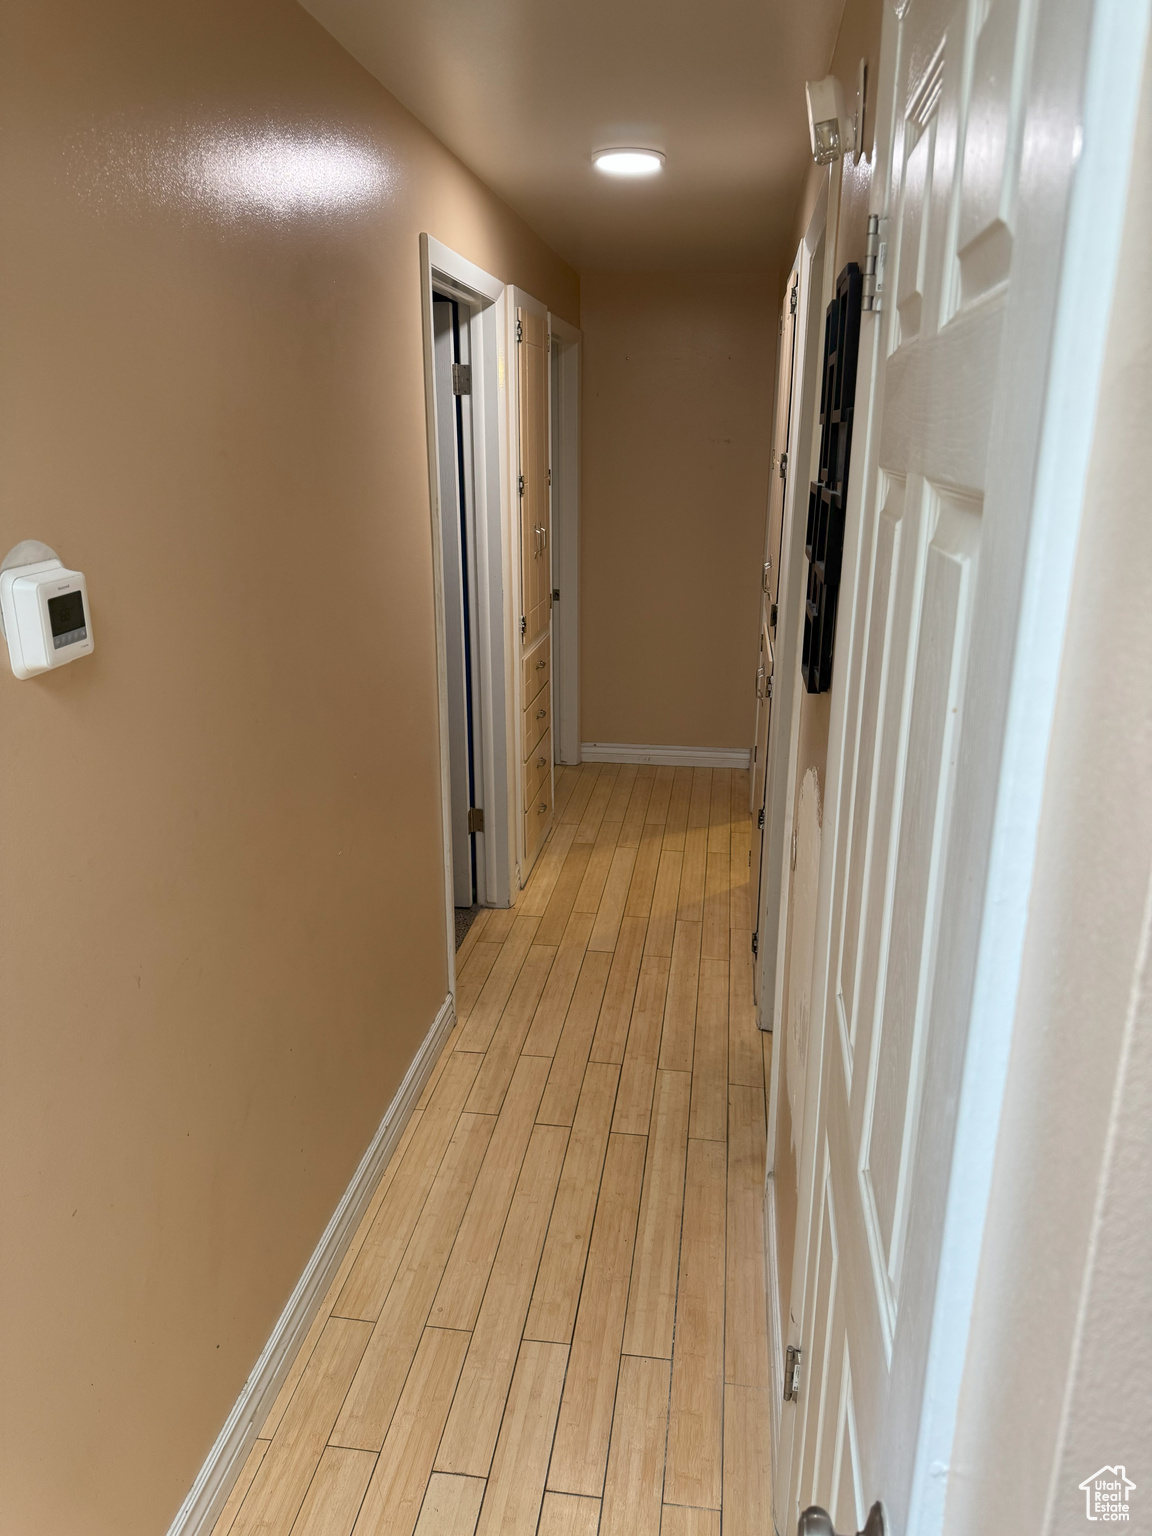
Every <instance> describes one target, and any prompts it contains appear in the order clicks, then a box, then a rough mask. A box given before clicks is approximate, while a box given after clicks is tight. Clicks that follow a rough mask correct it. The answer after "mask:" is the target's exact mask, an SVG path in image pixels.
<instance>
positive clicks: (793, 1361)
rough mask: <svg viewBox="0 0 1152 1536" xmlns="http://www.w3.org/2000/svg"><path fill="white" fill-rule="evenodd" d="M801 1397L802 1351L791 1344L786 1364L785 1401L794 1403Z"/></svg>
mask: <svg viewBox="0 0 1152 1536" xmlns="http://www.w3.org/2000/svg"><path fill="white" fill-rule="evenodd" d="M799 1396H800V1351H799V1350H798V1349H797V1348H796V1346H795V1344H789V1346H788V1354H787V1359H786V1360H785V1364H784V1401H785V1402H786V1403H794V1402H795V1401H796V1400H797V1398H798V1397H799Z"/></svg>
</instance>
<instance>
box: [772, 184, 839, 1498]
mask: <svg viewBox="0 0 1152 1536" xmlns="http://www.w3.org/2000/svg"><path fill="white" fill-rule="evenodd" d="M827 214H828V193H827V185H826V186H825V195H824V196H822V197H819V198H817V200H816V207H815V209H814V211H813V214H812V218H811V221H810V222H809V225H808V228H807V230H806V231H805V234H804V239H803V240H802V241H801V243H800V247H799V250H798V251H797V262H796V265H798V267H799V271H800V289H799V293H798V296H797V306H796V308H797V314H796V327H797V335H796V353H795V360H794V363H793V379H794V381H795V382H794V384H793V390H792V421H791V425H790V428H789V443H790V445H791V451H792V452H793V454H794V459H793V462H794V463H795V464H796V465H797V466H798V470H797V473H796V474H795V475H791V476H789V482H788V488H787V491H786V497H785V507H784V518H785V522H784V526H785V529H786V530H788V532H789V534H790V535H791V537H790V538H788V539H787V540H786V541H785V548H784V551H783V558H782V560H781V567H780V586H779V591H780V616H779V623H778V626H777V633H778V634H779V635H780V636H781V641H780V646H781V649H780V655H779V659H778V661H777V665H776V669H775V676H776V678H777V684H776V687H777V696H776V699H775V700H774V703H775V705H776V708H777V710H778V711H779V714H778V717H777V718H778V722H779V723H778V726H777V731H776V740H775V748H774V749H773V744H772V740H771V738H769V773H770V777H769V784H768V807H767V813H766V820H767V823H768V835H767V836H766V837H765V839H764V848H763V857H764V859H765V861H766V862H765V865H764V878H763V879H762V880H761V895H762V900H763V903H764V905H763V907H762V909H761V912H760V913H759V914H758V918H759V922H760V925H761V926H760V933H761V935H762V951H761V953H762V956H763V962H762V965H761V972H760V980H761V990H760V995H759V996H758V997H757V999H756V1009H757V1022H758V1023H759V1024H760V1025H761V1027H762V1028H763V1027H764V1026H766V1025H767V1026H768V1027H770V1028H775V1024H776V1021H777V1020H778V1019H781V1018H782V1017H783V1011H784V957H785V953H786V948H787V942H788V913H789V906H790V900H789V898H790V893H791V885H792V859H791V846H792V817H793V810H794V807H795V803H796V778H797V773H798V752H799V744H800V706H801V700H802V696H803V688H802V685H801V681H800V653H801V649H802V646H803V638H804V591H805V580H806V578H807V560H806V558H805V555H804V539H805V535H806V527H807V518H806V516H805V515H804V512H803V510H802V508H803V502H801V503H800V504H799V505H797V501H796V498H797V497H798V496H800V495H802V496H803V497H804V498H806V497H807V494H808V484H809V481H810V480H811V478H812V474H813V473H814V470H815V462H816V456H817V455H818V454H819V452H820V436H819V432H818V431H817V427H818V419H817V418H818V416H819V395H820V365H821V363H822V361H823V346H822V343H823V335H824V312H825V305H824V303H822V302H821V300H822V299H823V296H824V276H825V268H826V266H827V265H828V256H827V251H828V241H827V237H826V236H827ZM785 722H786V729H783V728H781V727H783V726H784V725H785ZM773 901H774V902H775V922H774V925H773V923H772V922H771V921H770V920H769V916H768V914H769V913H770V912H771V911H772V904H773ZM776 1045H777V1046H778V1047H779V1048H776V1046H774V1047H773V1050H772V1065H771V1070H770V1072H769V1076H768V1125H767V1145H768V1156H767V1159H766V1164H767V1167H766V1173H765V1199H766V1202H767V1197H768V1192H769V1191H771V1197H772V1218H773V1225H772V1228H771V1231H770V1232H768V1231H766V1232H765V1247H766V1250H767V1257H768V1264H769V1288H770V1293H772V1292H774V1293H775V1295H776V1297H777V1302H776V1308H777V1329H776V1330H774V1331H772V1332H771V1333H770V1334H769V1338H770V1342H771V1345H772V1351H773V1354H772V1359H771V1360H770V1362H769V1363H770V1367H771V1371H772V1379H773V1382H776V1380H777V1377H779V1387H778V1389H774V1390H773V1393H772V1413H771V1425H772V1514H773V1523H774V1525H775V1527H776V1528H777V1529H785V1528H787V1525H788V1521H789V1517H788V1513H787V1510H786V1508H785V1500H786V1498H787V1493H788V1469H789V1467H790V1466H791V1463H792V1445H793V1437H794V1434H795V1430H796V1404H795V1403H793V1402H789V1403H785V1401H784V1391H783V1387H784V1350H785V1348H786V1347H787V1345H788V1344H790V1343H797V1342H798V1336H797V1335H796V1333H795V1331H794V1329H793V1323H792V1317H791V1316H788V1317H784V1316H782V1315H781V1314H780V1311H779V1295H780V1275H779V1272H778V1266H779V1262H780V1255H779V1251H778V1249H777V1246H776V1241H775V1238H776V1228H775V1193H776V1192H775V1158H776V1135H777V1121H778V1118H779V1113H780V1094H781V1091H782V1087H783V1084H782V1072H783V1061H784V1050H783V1043H782V1042H781V1041H778V1042H777V1043H776ZM809 1060H812V1058H811V1057H809ZM796 1194H797V1205H796V1231H795V1237H794V1246H793V1255H795V1245H796V1244H798V1243H799V1241H800V1238H801V1231H800V1209H801V1208H800V1204H799V1200H800V1195H801V1190H800V1189H799V1186H797V1191H796ZM793 1267H794V1268H795V1257H793ZM788 1283H789V1297H790V1302H789V1311H790V1313H791V1311H792V1310H793V1308H794V1305H795V1290H794V1281H793V1277H792V1275H789V1277H788Z"/></svg>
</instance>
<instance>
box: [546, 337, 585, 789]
mask: <svg viewBox="0 0 1152 1536" xmlns="http://www.w3.org/2000/svg"><path fill="white" fill-rule="evenodd" d="M583 341H584V336H583V333H582V332H581V331H578V330H577V329H576V327H575V326H574V325H569V324H568V322H567V321H566V320H561V319H560V317H559V315H552V314H550V315H549V316H548V345H549V369H548V373H549V383H550V385H551V387H552V389H553V390H554V394H553V397H552V402H551V405H552V409H551V410H550V411H549V427H550V430H551V433H552V443H551V452H550V455H549V459H550V463H551V468H552V556H553V559H552V582H553V585H554V586H555V587H558V588H559V591H560V602H559V605H558V608H557V609H556V610H554V611H553V614H552V741H553V757H554V759H555V761H556V762H558V763H578V762H579V761H580V383H581V379H580V370H581V363H582V355H581V354H582V344H583Z"/></svg>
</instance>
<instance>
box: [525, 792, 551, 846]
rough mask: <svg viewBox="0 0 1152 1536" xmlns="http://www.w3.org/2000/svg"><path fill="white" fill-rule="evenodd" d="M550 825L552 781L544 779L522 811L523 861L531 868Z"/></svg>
mask: <svg viewBox="0 0 1152 1536" xmlns="http://www.w3.org/2000/svg"><path fill="white" fill-rule="evenodd" d="M551 825H552V780H551V778H550V777H549V778H546V779H545V780H544V783H543V784H542V785H541V786H540V788H539V789H538V790H537V791H536V794H535V795H534V796H533V798H532V799H531V800H529V801H528V803H527V805H526V807H525V810H524V859H525V862H526V863H527V864H528V865H529V866H531V865H532V864H534V863H535V862H536V855H537V854H538V853H539V852H540V844H541V843H542V842H543V841H544V838H545V835H546V834H547V831H548V828H549V827H550V826H551Z"/></svg>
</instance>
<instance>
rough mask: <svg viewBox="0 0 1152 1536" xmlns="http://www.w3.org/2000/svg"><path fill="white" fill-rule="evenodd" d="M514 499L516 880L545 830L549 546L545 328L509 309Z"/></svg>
mask: <svg viewBox="0 0 1152 1536" xmlns="http://www.w3.org/2000/svg"><path fill="white" fill-rule="evenodd" d="M516 354H517V384H518V389H517V426H518V431H517V441H518V445H519V471H518V482H517V486H518V496H519V504H520V646H521V652H520V669H521V696H520V697H521V709H522V716H523V718H522V723H521V740H520V750H521V758H522V774H523V777H522V780H521V784H522V789H523V798H522V804H523V808H524V844H523V848H524V853H523V861H522V866H521V873H522V878H523V879H527V878H528V873H529V871H530V870H531V868H532V866H533V864H534V863H535V862H536V856H537V854H538V853H539V852H540V848H541V845H542V844H543V842H544V839H545V838H546V837H547V835H548V831H549V829H550V827H551V825H552V804H553V799H552V760H553V753H552V688H551V677H550V673H551V666H552V541H551V537H550V533H551V529H550V517H549V495H548V321H547V316H546V314H545V313H544V312H543V311H540V312H537V311H536V310H534V309H530V308H528V307H526V306H525V305H519V306H517V309H516Z"/></svg>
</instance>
